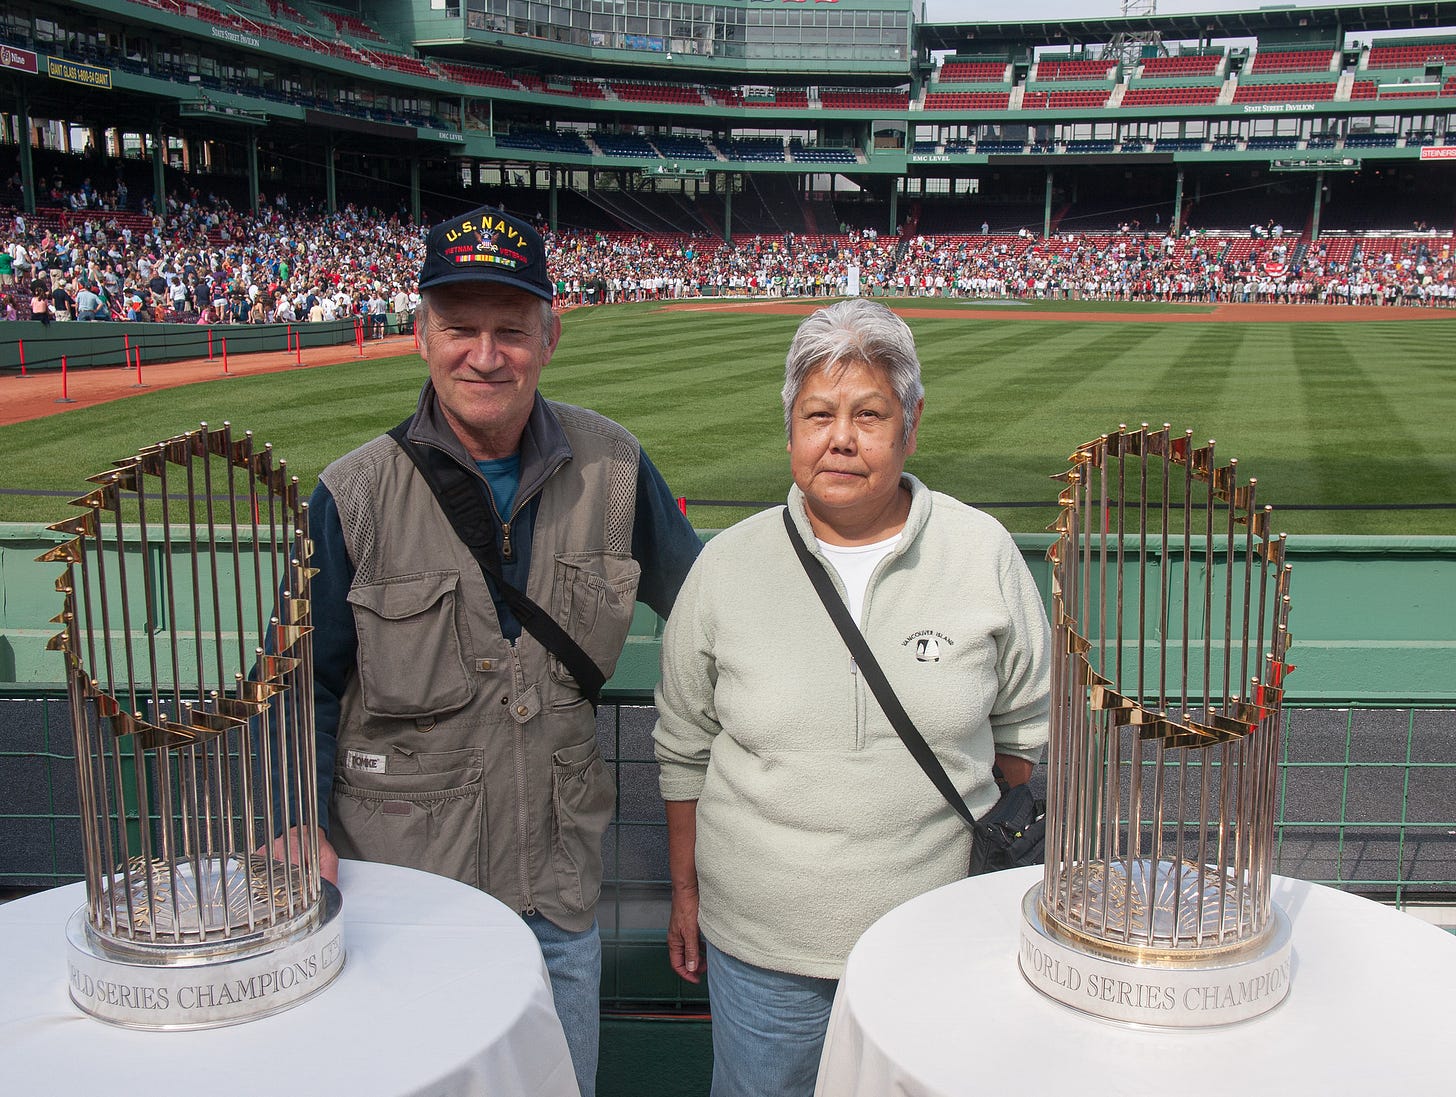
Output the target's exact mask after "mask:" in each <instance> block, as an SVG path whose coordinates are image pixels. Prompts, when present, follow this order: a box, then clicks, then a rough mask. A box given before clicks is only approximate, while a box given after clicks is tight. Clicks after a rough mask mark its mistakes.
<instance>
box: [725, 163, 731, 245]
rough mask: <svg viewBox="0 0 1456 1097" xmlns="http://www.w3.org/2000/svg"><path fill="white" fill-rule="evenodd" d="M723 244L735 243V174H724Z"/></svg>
mask: <svg viewBox="0 0 1456 1097" xmlns="http://www.w3.org/2000/svg"><path fill="white" fill-rule="evenodd" d="M723 243H725V244H731V243H733V173H732V172H730V171H725V172H724V173H723Z"/></svg>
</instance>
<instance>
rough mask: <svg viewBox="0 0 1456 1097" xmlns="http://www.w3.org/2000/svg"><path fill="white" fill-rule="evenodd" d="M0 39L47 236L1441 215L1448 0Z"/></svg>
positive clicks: (779, 11)
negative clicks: (492, 209) (76, 195)
mask: <svg viewBox="0 0 1456 1097" xmlns="http://www.w3.org/2000/svg"><path fill="white" fill-rule="evenodd" d="M629 8H630V13H629ZM598 9H600V10H598ZM1442 26H1446V27H1448V28H1450V29H1448V30H1447V31H1444V32H1443V31H1441V30H1438V29H1434V28H1439V27H1442ZM1129 42H1132V43H1133V45H1132V46H1129V45H1127V43H1129ZM1067 43H1073V44H1074V45H1070V46H1069V45H1067ZM0 49H3V54H0V61H3V68H4V69H5V73H6V76H7V77H8V79H7V80H6V81H5V84H4V89H5V90H4V95H3V98H0V113H3V119H4V127H3V138H4V145H3V146H0V149H3V151H0V156H3V157H4V160H3V161H0V168H3V171H0V178H3V179H4V180H5V182H6V186H5V191H4V192H3V193H0V204H4V205H6V206H8V207H11V208H13V209H14V210H15V211H18V212H21V213H24V214H27V215H31V216H32V217H37V216H38V217H39V218H41V220H42V221H44V219H45V218H46V217H47V216H50V217H53V218H55V217H56V216H57V214H58V213H59V212H60V210H59V208H58V207H60V206H62V205H63V204H65V201H68V200H69V196H70V194H71V193H72V192H73V191H75V190H77V189H79V188H81V187H82V186H83V184H84V185H86V186H87V187H88V189H94V191H95V193H96V195H97V197H96V199H95V201H96V204H98V205H100V204H103V203H106V204H110V205H116V206H118V207H123V208H118V210H117V212H118V213H119V214H136V215H139V216H144V217H145V216H149V215H151V214H155V213H158V212H159V211H162V210H163V209H164V207H165V206H166V204H167V202H168V199H169V198H171V199H174V200H177V199H179V198H180V199H181V200H182V201H183V202H184V203H185V202H186V201H187V199H188V198H189V197H191V198H192V199H194V201H193V203H192V204H193V205H198V204H200V203H206V202H208V201H211V202H213V203H214V204H216V203H223V202H225V203H226V204H227V205H228V207H229V208H231V209H232V210H234V211H238V212H239V213H252V214H257V213H258V212H259V211H260V209H261V208H264V207H266V206H267V205H268V204H270V203H280V202H281V203H292V205H293V207H294V208H295V209H300V208H307V209H313V210H319V211H322V212H324V213H333V212H334V211H336V210H338V209H339V208H341V207H346V206H349V205H353V206H354V207H356V208H361V209H370V210H375V211H380V212H382V213H383V214H384V215H385V216H398V217H401V218H404V219H406V220H414V221H419V220H421V219H426V220H427V219H430V218H433V217H435V216H438V215H441V214H444V213H447V212H452V211H454V210H457V209H459V208H462V207H464V206H466V205H469V204H472V203H477V202H481V201H486V200H490V201H497V202H502V203H505V204H506V205H508V206H510V207H511V208H514V209H517V210H519V211H521V212H525V213H528V214H535V215H538V216H539V217H540V218H541V220H542V221H544V222H546V223H547V224H549V225H550V226H551V227H553V228H562V229H568V230H591V231H625V232H638V233H654V234H661V233H669V234H671V233H679V234H706V235H711V236H717V237H721V238H723V239H725V240H732V239H733V237H734V236H736V235H741V234H744V233H747V234H760V233H782V232H794V233H799V234H810V235H814V234H836V233H844V232H847V231H849V230H851V229H867V228H869V229H874V230H875V231H877V232H879V233H882V234H888V235H896V234H898V233H901V232H908V233H909V234H911V235H918V234H920V233H921V232H923V231H933V232H935V233H943V234H975V233H976V232H977V230H978V229H980V228H981V227H982V226H983V225H984V226H985V227H986V228H987V229H989V230H990V231H991V232H994V233H1008V232H1009V233H1016V232H1020V231H1022V230H1026V231H1029V232H1033V233H1035V234H1037V235H1040V236H1043V237H1049V236H1052V235H1053V234H1056V233H1058V232H1068V231H1070V232H1093V233H1096V232H1103V231H1107V230H1110V229H1113V228H1116V227H1117V226H1119V225H1121V224H1123V223H1131V224H1136V225H1139V226H1142V227H1145V228H1150V229H1151V228H1156V229H1158V230H1159V231H1166V230H1169V229H1171V230H1174V231H1177V232H1182V231H1184V230H1187V229H1190V228H1192V229H1199V230H1202V231H1246V230H1247V229H1248V226H1249V225H1251V224H1258V225H1261V226H1265V227H1267V226H1268V225H1269V224H1270V223H1271V222H1278V223H1282V224H1283V226H1284V227H1285V229H1286V230H1287V231H1288V232H1289V234H1290V235H1291V236H1293V237H1294V238H1295V239H1296V240H1297V241H1299V242H1301V243H1308V242H1310V241H1314V240H1318V239H1319V238H1320V237H1321V236H1323V235H1327V234H1330V233H1356V234H1358V233H1367V232H1379V233H1392V232H1395V233H1401V232H1407V231H1411V230H1429V231H1434V232H1436V233H1438V234H1449V233H1450V232H1451V230H1452V228H1453V222H1456V202H1453V199H1452V194H1453V193H1456V188H1453V186H1452V185H1451V184H1452V182H1453V172H1456V165H1453V163H1448V162H1447V161H1448V160H1451V159H1452V158H1456V134H1452V136H1451V138H1450V141H1451V143H1450V144H1448V127H1449V126H1450V123H1451V119H1452V117H1453V114H1452V110H1453V108H1456V4H1443V3H1432V4H1422V5H1417V6H1416V7H1415V8H1412V7H1411V6H1410V5H1401V4H1389V5H1379V4H1377V5H1332V6H1330V7H1328V8H1299V9H1290V10H1282V9H1260V10H1257V11H1249V12H1244V13H1225V14H1220V15H1207V16H1196V17H1195V16H1183V15H1144V16H1109V17H1090V16H1089V17H1087V18H1085V19H1073V20H1059V21H1051V22H1041V23H1020V22H995V23H965V24H935V23H925V22H923V21H921V19H920V18H919V17H918V15H917V7H916V6H915V5H913V4H912V3H910V2H909V0H833V2H828V0H826V2H823V3H816V4H812V5H807V4H801V3H791V2H789V0H783V2H781V3H772V2H765V0H755V2H753V3H744V2H739V0H734V2H725V3H719V4H696V5H686V4H680V3H676V2H673V0H642V2H641V3H637V4H633V5H626V6H623V5H591V6H588V5H584V4H581V3H566V2H565V0H562V2H561V3H556V2H547V3H531V4H523V3H520V2H519V0H515V2H512V0H465V2H464V3H463V4H462V3H460V2H458V0H432V2H431V3H430V4H425V3H423V2H413V3H411V2H409V0H381V2H378V3H375V2H366V3H363V4H361V5H359V6H358V7H354V6H352V5H347V4H346V5H342V6H333V5H329V6H326V5H322V4H315V3H311V2H308V0H303V2H301V3H297V4H288V3H284V2H282V0H237V2H234V3H229V2H226V0H218V2H216V3H206V2H202V0H197V2H191V0H96V2H91V3H87V2H77V3H66V4H57V3H52V2H50V0H21V2H18V3H14V4H8V5H6V9H5V11H4V13H3V14H0ZM22 137H23V138H24V139H22ZM7 161H8V163H6V162H7ZM88 180H89V182H87V181H88ZM107 195H111V196H113V197H112V198H111V200H110V201H109V203H107V198H106V196H107ZM117 196H120V197H121V200H120V201H118V200H117ZM71 212H74V211H71Z"/></svg>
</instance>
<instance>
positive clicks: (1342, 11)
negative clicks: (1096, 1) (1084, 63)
mask: <svg viewBox="0 0 1456 1097" xmlns="http://www.w3.org/2000/svg"><path fill="white" fill-rule="evenodd" d="M1453 25H1456V3H1419V4H1332V5H1330V6H1329V7H1320V8H1295V7H1279V8H1256V9H1253V10H1250V11H1219V12H1185V13H1179V14H1170V15H1164V14H1158V15H1146V16H1106V17H1094V18H1085V17H1084V18H1078V19H1048V20H1038V21H1035V22H1029V21H1027V22H1023V21H1015V22H979V23H922V24H920V25H919V27H918V37H919V39H920V45H921V46H922V48H925V49H929V50H932V51H937V50H956V51H961V52H974V51H976V50H980V49H984V48H985V47H987V46H991V45H994V46H1000V45H1013V44H1022V45H1024V44H1026V43H1029V42H1036V43H1051V42H1107V41H1109V40H1110V39H1112V38H1113V37H1115V36H1117V35H1126V34H1158V35H1160V36H1162V37H1163V38H1164V39H1167V40H1170V41H1179V40H1182V41H1195V40H1197V39H1201V38H1205V37H1209V36H1212V37H1215V38H1255V37H1258V36H1259V35H1260V34H1263V33H1267V32H1270V31H1286V32H1287V31H1297V30H1302V29H1304V30H1309V31H1312V32H1313V31H1316V30H1320V29H1326V30H1331V31H1333V30H1337V29H1338V30H1344V31H1352V32H1364V31H1386V30H1403V31H1415V32H1417V33H1418V32H1419V31H1420V30H1421V29H1422V28H1425V27H1429V28H1431V29H1433V30H1434V29H1436V28H1439V27H1451V26H1453Z"/></svg>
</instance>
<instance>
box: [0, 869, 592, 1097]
mask: <svg viewBox="0 0 1456 1097" xmlns="http://www.w3.org/2000/svg"><path fill="white" fill-rule="evenodd" d="M339 890H340V891H341V892H342V894H343V897H344V907H343V920H344V948H345V951H346V953H347V959H346V960H345V963H344V970H343V972H342V973H341V974H340V975H339V977H338V978H337V979H336V980H335V981H334V983H333V985H331V986H329V987H328V988H326V989H325V990H324V991H323V992H322V993H320V994H318V995H317V996H316V997H314V998H311V999H309V1000H308V1001H306V1002H303V1003H302V1004H300V1005H298V1006H295V1007H294V1008H293V1009H290V1010H286V1011H284V1012H283V1013H279V1014H276V1015H275V1016H272V1017H264V1018H261V1019H260V1020H256V1021H250V1022H248V1023H246V1024H240V1025H233V1026H231V1027H228V1028H217V1029H206V1030H202V1031H190V1032H134V1031H131V1030H128V1029H122V1028H116V1027H114V1026H111V1025H107V1024H103V1023H102V1022H100V1021H96V1020H94V1019H92V1018H90V1017H88V1016H86V1015H85V1014H83V1013H82V1012H81V1011H80V1010H79V1009H78V1008H76V1006H75V1005H73V1004H72V1002H71V1000H70V997H69V996H68V994H67V989H66V941H65V925H66V920H67V919H68V918H70V916H71V914H72V913H73V912H74V911H75V910H76V909H77V908H78V907H80V906H81V905H82V904H83V903H84V902H85V890H84V887H83V885H81V884H72V885H70V886H67V887H60V888H55V889H53V890H51V891H46V892H41V893H40V894H38V895H33V896H29V897H27V898H25V899H19V900H16V901H15V902H11V903H7V904H5V905H4V906H0V1077H3V1079H4V1082H3V1086H4V1090H5V1091H6V1092H7V1093H15V1094H40V1093H44V1094H48V1095H55V1097H69V1095H72V1094H75V1095H83V1094H84V1095H85V1097H95V1095H96V1094H99V1093H116V1092H123V1091H128V1090H133V1089H138V1088H144V1089H146V1090H149V1091H161V1092H165V1093H168V1094H179V1093H196V1094H205V1095H206V1097H226V1095H232V1094H236V1095H238V1097H243V1095H247V1097H258V1095H259V1094H292V1093H309V1094H315V1095H329V1094H339V1095H341V1097H366V1095H373V1094H380V1095H389V1097H398V1095H406V1094H407V1095H417V1097H465V1095H471V1097H481V1095H484V1094H491V1095H495V1094H502V1095H505V1094H510V1095H512V1097H515V1095H522V1097H525V1095H540V1097H577V1093H578V1091H577V1088H576V1079H575V1076H574V1075H573V1073H572V1069H571V1057H570V1055H569V1053H568V1052H567V1049H566V1037H565V1035H564V1034H563V1033H562V1031H561V1023H560V1021H558V1020H557V1018H556V1012H555V1009H554V1008H553V1006H552V1000H551V985H550V982H549V981H548V977H547V974H546V965H545V963H544V962H543V961H542V959H541V949H540V947H539V946H538V945H537V943H536V937H535V935H534V934H533V933H532V932H531V930H530V929H529V928H528V927H527V926H526V924H525V923H524V922H523V921H522V920H521V919H520V917H519V916H517V915H516V914H515V913H513V912H512V911H511V910H509V909H508V908H507V907H505V906H503V905H502V904H501V903H499V902H497V901H496V900H495V899H492V898H491V897H490V896H489V895H486V894H485V893H484V892H480V891H476V890H475V889H474V888H470V887H467V886H465V885H464V884H460V883H457V882H456V881H454V880H448V879H446V878H444V877H442V876H433V875H431V874H429V873H425V872H416V871H414V870H413V869H406V868H398V867H396V866H393V865H376V864H367V863H364V862H359V861H345V862H344V863H343V864H342V865H341V866H340V877H339Z"/></svg>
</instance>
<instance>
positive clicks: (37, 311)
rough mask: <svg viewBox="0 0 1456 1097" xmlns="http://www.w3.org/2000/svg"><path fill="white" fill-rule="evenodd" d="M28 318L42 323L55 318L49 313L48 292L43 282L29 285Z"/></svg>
mask: <svg viewBox="0 0 1456 1097" xmlns="http://www.w3.org/2000/svg"><path fill="white" fill-rule="evenodd" d="M30 318H31V319H32V320H39V321H40V322H41V323H42V324H49V323H50V322H51V321H52V320H54V319H55V317H54V315H53V314H52V313H51V298H50V293H49V291H48V290H47V289H46V285H45V283H44V282H36V283H34V284H33V285H32V286H31V287H30Z"/></svg>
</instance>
